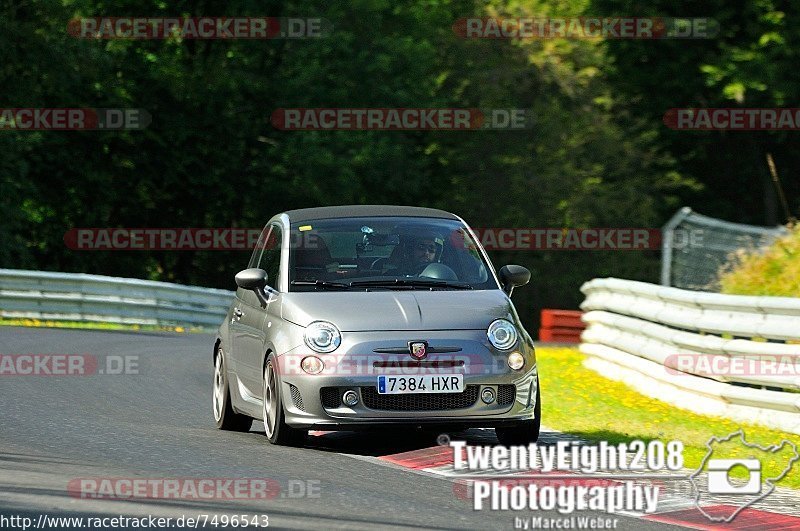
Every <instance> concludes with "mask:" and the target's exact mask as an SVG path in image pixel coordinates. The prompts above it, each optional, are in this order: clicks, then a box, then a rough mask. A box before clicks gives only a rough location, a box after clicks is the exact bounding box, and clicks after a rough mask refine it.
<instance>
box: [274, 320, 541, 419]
mask: <svg viewBox="0 0 800 531" xmlns="http://www.w3.org/2000/svg"><path fill="white" fill-rule="evenodd" d="M417 339H420V340H421V339H424V340H426V341H427V342H428V346H429V347H430V348H431V349H433V350H436V349H440V350H442V349H443V350H451V352H446V353H442V352H432V353H430V354H428V356H427V357H426V358H425V359H424V360H422V361H421V362H416V361H415V360H414V359H413V358H412V357H411V356H410V354H407V353H406V354H400V353H399V352H398V353H393V354H387V353H385V352H381V353H376V352H375V349H378V350H382V349H383V350H385V349H387V348H388V349H398V350H399V349H400V348H402V347H403V346H404V345H407V343H408V341H411V340H417ZM455 349H458V350H455ZM515 350H517V351H518V352H520V353H522V355H523V356H524V357H525V366H524V367H523V368H522V370H520V371H514V370H512V369H511V368H509V367H508V364H507V357H508V354H509V353H510V352H511V351H509V352H499V351H497V350H495V349H494V348H493V347H492V346H491V345H490V344H489V342H488V339H486V333H485V331H480V330H458V331H438V332H431V331H425V332H405V331H403V332H350V333H348V334H346V335H345V337H344V338H343V343H342V345H341V346H340V347H339V349H337V351H336V352H334V353H332V354H328V355H323V354H315V353H312V352H310V351H309V350H308V349H307V348H306V347H298V348H297V349H294V350H292V351H290V352H288V353H286V354H284V355H283V356H281V360H280V366H281V386H282V395H283V404H284V410H285V415H286V422H287V423H288V424H289V425H290V426H293V427H296V428H305V429H325V430H337V429H341V430H349V429H358V428H364V427H376V426H382V425H390V424H411V425H422V426H434V425H436V426H438V425H454V426H464V427H478V426H481V427H493V426H502V425H508V424H513V423H516V422H519V421H521V420H530V419H533V418H534V417H533V415H534V406H535V405H536V404H535V401H536V396H537V394H536V391H537V385H538V379H537V368H536V357H535V353H534V348H533V345H532V344H527V343H525V341H524V339H523V338H520V342H519V343H518V344H517V347H516V349H515ZM306 355H316V356H318V357H320V358H321V359H323V361H324V362H325V370H324V371H323V372H322V373H321V374H318V375H309V374H306V373H304V372H303V371H302V370H301V369H300V361H301V360H302V358H303V357H305V356H306ZM381 374H387V375H398V376H419V375H423V374H438V375H443V374H461V375H463V377H464V385H465V388H466V389H467V390H466V391H465V394H464V395H459V396H455V395H456V394H452V393H451V394H436V395H433V394H432V395H426V394H410V395H409V394H404V395H378V394H377V391H376V388H377V379H378V375H381ZM512 386H513V387H512ZM487 387H488V388H491V389H492V390H493V391H494V392H495V397H496V400H495V401H494V402H493V403H490V404H486V403H484V402H483V401H482V400H481V398H480V395H481V392H482V391H483V390H484V389H485V388H487ZM347 390H352V391H355V392H356V394H357V395H358V398H359V400H358V403H357V404H356V405H355V406H352V407H350V406H347V405H345V404H344V403H343V402H342V400H341V398H342V395H343V394H344V392H345V391H347ZM337 395H338V396H337ZM501 395H502V396H503V399H502V400H501V399H500V397H501ZM334 397H336V398H338V399H337V400H334Z"/></svg>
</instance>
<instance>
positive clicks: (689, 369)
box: [580, 278, 800, 434]
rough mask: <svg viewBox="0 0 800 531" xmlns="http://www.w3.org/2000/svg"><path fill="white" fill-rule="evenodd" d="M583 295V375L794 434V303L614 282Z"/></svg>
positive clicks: (797, 360) (592, 285)
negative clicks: (594, 374) (591, 372)
mask: <svg viewBox="0 0 800 531" xmlns="http://www.w3.org/2000/svg"><path fill="white" fill-rule="evenodd" d="M581 291H582V292H583V293H584V294H585V295H586V300H585V301H584V302H583V304H582V305H581V308H582V309H583V310H584V311H585V312H586V313H585V314H584V316H583V320H584V322H585V323H586V324H587V325H588V327H587V329H586V330H585V331H584V332H583V334H582V341H583V342H582V344H581V347H580V349H581V351H582V352H584V353H585V354H587V355H588V356H589V358H588V359H587V362H586V364H587V366H589V367H591V368H593V369H595V370H597V371H598V372H600V373H601V374H604V375H605V376H608V377H610V378H613V379H616V380H621V381H625V382H626V383H628V384H630V385H632V386H633V387H635V388H636V389H637V390H639V391H640V392H642V393H643V394H647V395H649V396H653V397H655V398H658V399H660V400H664V401H666V402H669V403H673V404H675V405H677V406H679V407H682V408H685V409H689V410H692V411H695V412H698V413H705V414H712V415H716V416H724V417H728V418H732V419H735V420H739V421H744V422H754V423H759V424H763V425H766V426H770V427H774V428H776V429H781V430H784V431H788V432H792V433H798V434H800V393H798V392H797V390H798V389H800V298H788V297H751V296H740V295H722V294H717V293H706V292H697V291H687V290H681V289H677V288H670V287H663V286H658V285H655V284H647V283H644V282H634V281H629V280H620V279H615V278H603V279H595V280H592V281H590V282H587V283H585V284H584V285H583V286H582V287H581ZM699 358H703V360H702V361H704V363H697V364H695V363H692V360H693V359H694V360H698V359H699ZM776 360H777V361H776ZM687 361H688V363H687ZM773 362H774V363H773Z"/></svg>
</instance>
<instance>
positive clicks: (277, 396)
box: [262, 354, 308, 446]
mask: <svg viewBox="0 0 800 531" xmlns="http://www.w3.org/2000/svg"><path fill="white" fill-rule="evenodd" d="M275 363H276V360H275V357H274V356H273V355H272V354H270V355H269V357H268V358H267V363H266V365H264V395H263V401H264V406H263V408H262V412H263V415H264V433H266V435H267V438H268V439H269V442H271V443H272V444H278V445H282V446H296V445H298V444H300V443H302V442H303V440H305V438H306V435H308V432H307V431H306V430H298V429H295V428H292V427H291V426H289V425H288V424H286V418H285V415H284V412H283V398H282V397H281V393H280V391H279V390H280V388H281V383H280V380H278V375H277V373H276V371H275Z"/></svg>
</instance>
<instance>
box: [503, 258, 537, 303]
mask: <svg viewBox="0 0 800 531" xmlns="http://www.w3.org/2000/svg"><path fill="white" fill-rule="evenodd" d="M530 279H531V272H530V271H529V270H528V268H527V267H522V266H518V265H506V266H503V267H501V268H500V282H501V283H502V284H503V291H505V292H506V293H507V294H508V296H509V297H510V296H511V292H513V291H514V288H518V287H520V286H524V285H525V284H527V283H528V282H529V281H530Z"/></svg>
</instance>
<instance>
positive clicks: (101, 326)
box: [0, 319, 208, 333]
mask: <svg viewBox="0 0 800 531" xmlns="http://www.w3.org/2000/svg"><path fill="white" fill-rule="evenodd" d="M0 326H28V327H32V328H75V329H82V330H123V331H141V332H178V333H183V332H208V330H205V329H202V328H191V327H189V328H187V327H183V326H156V325H138V324H121V323H89V322H81V321H48V320H41V319H0Z"/></svg>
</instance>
